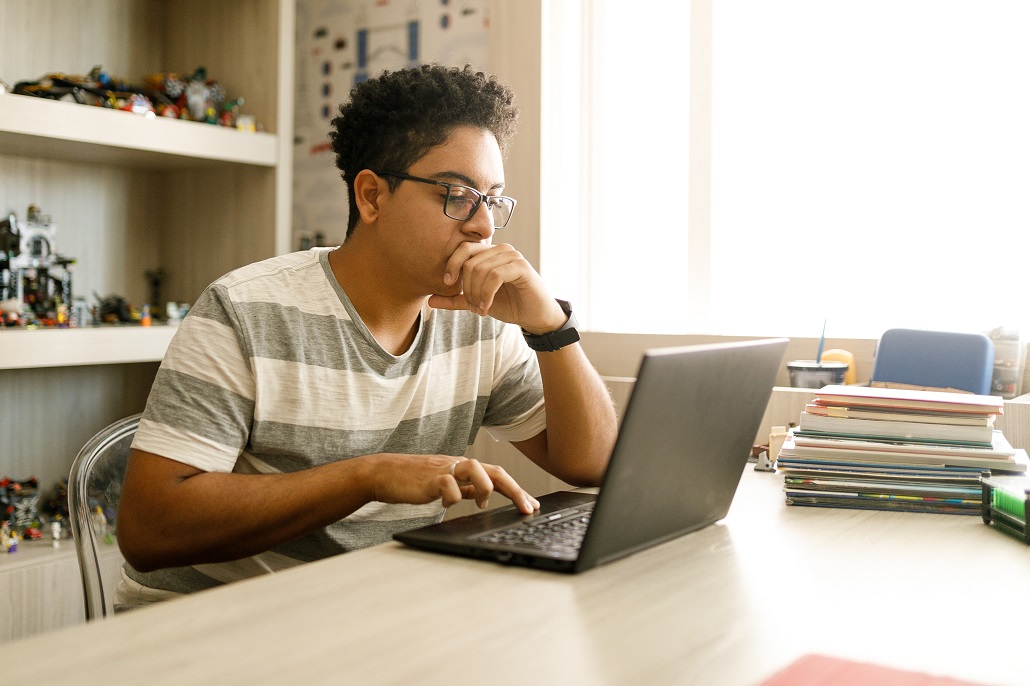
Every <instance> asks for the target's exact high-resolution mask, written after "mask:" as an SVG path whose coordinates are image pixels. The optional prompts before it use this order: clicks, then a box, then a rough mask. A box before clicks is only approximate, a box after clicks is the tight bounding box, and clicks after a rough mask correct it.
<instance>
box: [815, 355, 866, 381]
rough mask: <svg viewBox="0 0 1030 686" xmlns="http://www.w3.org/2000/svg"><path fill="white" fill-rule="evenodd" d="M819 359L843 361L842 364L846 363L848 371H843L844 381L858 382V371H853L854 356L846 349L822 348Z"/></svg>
mask: <svg viewBox="0 0 1030 686" xmlns="http://www.w3.org/2000/svg"><path fill="white" fill-rule="evenodd" d="M820 361H822V362H843V363H844V364H846V365H848V371H847V372H845V373H844V383H846V384H854V383H858V372H856V371H855V356H854V355H852V354H851V353H849V352H848V351H847V350H841V349H840V348H833V349H832V350H824V351H823V356H822V357H821V358H820Z"/></svg>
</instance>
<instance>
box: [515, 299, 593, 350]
mask: <svg viewBox="0 0 1030 686" xmlns="http://www.w3.org/2000/svg"><path fill="white" fill-rule="evenodd" d="M556 301H557V303H558V306H559V307H561V310H562V312H564V313H565V315H566V316H567V317H568V319H567V320H566V321H565V324H564V326H562V327H561V328H560V329H557V330H555V331H549V332H548V333H542V334H540V335H536V334H531V333H529V332H528V331H526V330H525V329H523V330H522V336H523V337H524V338H525V339H526V344H527V345H528V346H529V347H530V348H532V349H533V350H535V351H537V352H538V353H550V352H554V351H555V350H561V349H562V348H564V347H565V346H567V345H571V344H573V343H575V342H576V341H578V340H579V330H578V329H577V328H576V327H578V326H579V322H578V321H576V315H574V314H573V313H572V305H570V304H569V302H568V301H567V300H557V299H556Z"/></svg>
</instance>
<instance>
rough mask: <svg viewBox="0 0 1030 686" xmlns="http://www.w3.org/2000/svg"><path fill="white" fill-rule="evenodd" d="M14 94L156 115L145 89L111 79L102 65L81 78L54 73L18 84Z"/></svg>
mask: <svg viewBox="0 0 1030 686" xmlns="http://www.w3.org/2000/svg"><path fill="white" fill-rule="evenodd" d="M14 93H15V94H17V95H32V96H35V97H40V98H48V99H50V100H63V101H66V102H76V103H79V104H80V105H97V106H100V107H108V108H111V109H119V110H126V111H129V112H135V113H137V114H145V115H147V116H151V117H152V116H154V107H153V104H152V103H151V102H150V100H149V98H147V96H146V95H145V93H144V89H143V88H142V87H140V86H137V85H133V84H130V83H127V82H125V81H122V80H120V79H116V78H114V77H112V76H111V75H110V74H108V73H107V72H105V71H104V70H103V68H102V67H101V66H100V65H96V66H95V67H93V68H92V69H91V70H90V71H89V73H88V74H85V75H81V76H79V75H74V74H62V73H56V72H55V73H49V74H44V75H43V76H42V78H40V79H39V80H37V81H19V82H18V83H16V84H15V85H14Z"/></svg>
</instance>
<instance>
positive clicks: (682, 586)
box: [2, 466, 1030, 685]
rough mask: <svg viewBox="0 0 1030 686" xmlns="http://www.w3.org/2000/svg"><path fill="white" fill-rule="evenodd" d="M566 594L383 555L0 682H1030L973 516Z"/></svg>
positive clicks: (706, 547) (84, 649) (667, 565)
mask: <svg viewBox="0 0 1030 686" xmlns="http://www.w3.org/2000/svg"><path fill="white" fill-rule="evenodd" d="M781 487H782V477H781V476H779V475H776V474H767V473H758V472H754V471H752V469H751V467H750V466H749V467H747V468H746V470H745V474H744V477H743V479H742V481H741V486H740V489H739V490H738V493H737V496H736V499H735V501H734V504H733V507H732V509H731V510H730V514H729V516H728V517H727V518H726V519H725V520H724V521H723V522H721V523H719V524H717V525H714V526H711V527H709V528H707V529H705V530H703V531H699V532H696V533H694V534H691V535H689V536H685V537H682V538H679V539H677V540H675V541H672V542H669V543H666V544H665V545H662V546H659V547H657V548H653V549H651V550H647V551H644V552H642V553H638V554H636V555H634V556H632V557H630V558H627V559H624V560H621V561H619V562H615V563H612V564H610V565H607V566H604V567H599V568H597V569H594V570H591V571H589V572H586V573H584V574H581V575H578V576H565V575H557V574H551V573H547V572H540V571H534V570H528V569H519V568H509V567H502V566H500V565H497V564H494V563H486V562H477V561H472V560H463V559H459V558H450V557H446V556H440V555H435V554H432V553H425V552H419V551H415V550H409V549H406V548H404V547H402V546H400V545H398V544H393V543H390V544H386V545H382V546H378V547H375V548H371V549H367V550H363V551H360V552H356V553H350V554H347V555H342V556H339V557H335V558H331V559H328V560H323V561H321V562H317V563H314V564H310V565H305V566H303V567H299V568H295V569H292V570H289V571H286V572H282V573H279V574H276V575H270V576H267V577H262V578H259V579H253V580H249V581H246V582H241V583H237V584H233V585H230V586H226V587H223V588H219V589H215V590H213V591H207V592H204V593H199V594H196V595H194V596H191V597H188V598H184V599H182V600H177V601H174V602H171V603H166V604H164V605H159V606H155V607H152V608H147V609H144V610H139V611H136V612H132V613H128V614H125V615H119V616H117V617H114V618H112V619H109V620H106V621H103V622H97V623H93V624H88V625H81V626H78V627H73V628H70V629H65V630H62V631H58V632H54V633H50V634H45V635H41V636H37V637H33V638H29V639H26V640H23V641H20V642H18V643H15V644H11V645H9V646H7V650H6V654H7V655H8V656H9V657H8V659H7V660H6V661H5V665H4V668H3V671H2V674H3V678H4V679H5V680H8V681H9V683H30V682H31V680H35V679H38V678H40V677H44V678H45V679H46V680H48V681H53V682H55V683H77V684H85V683H97V684H105V685H106V684H111V683H131V682H133V681H137V680H139V679H140V678H142V677H144V676H145V679H146V681H147V683H154V684H156V683H176V684H178V683H251V684H259V683H276V684H279V683H354V684H380V683H390V684H393V683H414V682H419V683H453V682H454V681H455V680H470V681H473V680H474V681H476V682H481V683H506V684H508V683H511V684H514V683H553V682H559V681H560V682H562V683H583V684H642V683H647V684H670V683H676V684H758V683H760V682H761V681H762V680H764V679H765V678H767V677H769V676H770V675H772V674H773V673H775V672H776V671H778V670H779V669H781V668H783V667H785V666H786V665H788V664H789V663H791V662H792V661H793V660H794V659H796V658H797V657H799V656H801V655H803V654H805V653H820V654H824V655H831V656H835V657H841V658H847V659H852V660H859V661H868V662H875V663H878V664H881V665H885V666H890V667H897V668H901V669H908V670H915V671H920V672H927V673H930V674H938V675H946V676H951V677H956V678H963V679H967V680H971V681H977V682H981V683H985V684H1017V683H1026V682H1027V679H1028V675H1030V672H1028V668H1027V666H1026V664H1027V663H1026V660H1025V657H1024V654H1025V652H1024V651H1025V638H1024V637H1025V635H1026V630H1025V622H1024V615H1025V614H1026V611H1027V609H1028V608H1030V549H1028V548H1027V546H1025V545H1023V544H1022V543H1021V542H1019V541H1017V540H1015V539H1014V538H1010V537H1008V536H1005V535H1003V534H1001V533H999V532H996V531H993V530H991V529H990V528H988V527H987V526H985V525H984V524H983V523H982V522H981V521H980V519H979V518H978V517H969V516H955V515H950V516H949V515H924V514H904V513H886V512H859V511H850V510H831V509H809V508H799V507H787V506H786V505H785V504H784V502H783V494H782V492H781V490H780V489H781Z"/></svg>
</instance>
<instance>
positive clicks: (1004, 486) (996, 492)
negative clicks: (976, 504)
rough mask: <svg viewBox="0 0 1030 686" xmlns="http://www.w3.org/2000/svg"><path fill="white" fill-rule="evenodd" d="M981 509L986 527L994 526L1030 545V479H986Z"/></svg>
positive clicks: (1020, 477)
mask: <svg viewBox="0 0 1030 686" xmlns="http://www.w3.org/2000/svg"><path fill="white" fill-rule="evenodd" d="M981 485H982V487H983V498H982V502H981V505H980V508H981V514H982V516H983V521H984V524H987V525H988V526H990V525H992V524H993V525H994V526H995V528H998V529H1001V530H1002V531H1005V532H1006V533H1010V534H1013V535H1015V536H1017V537H1019V538H1020V539H1022V540H1023V542H1024V543H1027V544H1030V527H1027V522H1028V521H1030V478H1027V477H1025V476H985V477H984V478H983V479H982V480H981Z"/></svg>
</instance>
